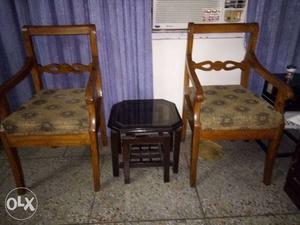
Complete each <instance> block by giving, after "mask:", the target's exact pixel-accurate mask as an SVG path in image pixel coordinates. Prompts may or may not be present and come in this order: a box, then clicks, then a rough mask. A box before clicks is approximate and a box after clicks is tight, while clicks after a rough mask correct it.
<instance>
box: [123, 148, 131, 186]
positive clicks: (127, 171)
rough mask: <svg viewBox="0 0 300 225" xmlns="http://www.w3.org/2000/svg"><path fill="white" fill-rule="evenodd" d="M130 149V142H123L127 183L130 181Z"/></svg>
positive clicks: (125, 179)
mask: <svg viewBox="0 0 300 225" xmlns="http://www.w3.org/2000/svg"><path fill="white" fill-rule="evenodd" d="M129 156H130V149H129V144H128V143H126V142H125V143H123V163H124V168H123V170H124V181H125V184H129V183H130V168H129V160H130V157H129Z"/></svg>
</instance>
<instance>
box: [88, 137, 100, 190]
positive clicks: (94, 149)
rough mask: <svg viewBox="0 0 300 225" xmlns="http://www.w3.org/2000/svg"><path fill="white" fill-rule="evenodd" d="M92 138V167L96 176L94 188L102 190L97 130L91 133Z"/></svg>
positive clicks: (94, 176)
mask: <svg viewBox="0 0 300 225" xmlns="http://www.w3.org/2000/svg"><path fill="white" fill-rule="evenodd" d="M90 139H91V146H90V148H91V157H92V168H93V178H94V190H95V191H96V192H97V191H99V190H100V165H99V164H100V163H99V151H98V141H97V135H96V133H95V132H91V133H90Z"/></svg>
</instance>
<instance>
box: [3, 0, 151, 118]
mask: <svg viewBox="0 0 300 225" xmlns="http://www.w3.org/2000/svg"><path fill="white" fill-rule="evenodd" d="M0 8H1V11H2V12H1V14H0V25H1V28H2V30H1V33H0V59H1V70H0V71H1V80H0V81H1V82H4V80H7V79H8V78H9V77H10V76H11V75H12V74H13V73H15V72H16V71H17V70H18V69H20V67H21V65H22V63H23V62H24V57H25V56H24V49H23V44H22V37H21V28H22V26H23V25H25V24H29V25H57V24H59V25H64V24H85V23H92V24H95V25H96V28H97V38H98V49H99V60H100V67H101V72H102V80H103V95H104V102H105V114H106V119H108V116H109V112H110V108H111V106H112V105H113V104H114V103H116V102H118V101H121V100H124V99H146V98H152V97H153V84H152V56H151V55H152V46H151V45H152V44H151V0H141V1H135V0H87V1H85V0H76V1H71V0H54V1H50V0H27V1H18V0H14V1H10V0H4V1H1V2H0ZM3 12H4V13H3ZM34 44H35V49H36V51H37V52H38V59H39V62H40V63H41V64H48V63H50V62H52V63H53V62H60V63H77V62H79V63H87V62H89V61H90V60H91V59H90V58H91V57H90V52H89V51H87V47H86V46H88V45H87V44H88V39H87V38H86V37H83V36H76V37H49V38H46V37H37V38H35V40H34ZM43 81H44V82H45V86H46V87H47V88H65V87H69V86H75V87H78V86H84V84H85V82H86V76H76V75H66V76H65V75H63V76H61V77H59V76H55V75H54V76H50V75H47V74H46V75H45V76H43ZM32 90H33V88H32V83H31V81H26V82H25V84H23V86H21V85H20V87H18V88H17V89H16V91H14V92H12V95H13V96H12V97H10V100H11V101H10V102H12V107H13V108H16V107H17V106H18V105H20V103H22V102H24V101H25V100H26V99H27V98H28V97H29V96H31V95H32ZM24 93H25V95H24Z"/></svg>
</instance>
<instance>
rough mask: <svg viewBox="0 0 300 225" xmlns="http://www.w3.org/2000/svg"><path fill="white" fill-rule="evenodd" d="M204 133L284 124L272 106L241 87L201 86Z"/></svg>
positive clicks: (266, 127)
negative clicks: (202, 92) (206, 131)
mask: <svg viewBox="0 0 300 225" xmlns="http://www.w3.org/2000/svg"><path fill="white" fill-rule="evenodd" d="M203 91H204V101H203V102H202V104H201V111H200V122H201V127H202V129H203V130H239V129H269V128H275V127H278V126H279V125H280V124H281V123H283V116H282V114H280V113H279V112H277V111H275V109H274V108H273V106H271V105H270V104H268V103H267V102H265V101H263V100H262V99H260V98H258V97H256V96H255V95H254V94H253V93H251V92H250V91H248V90H247V89H245V88H244V87H242V86H241V85H224V86H223V85H216V86H203Z"/></svg>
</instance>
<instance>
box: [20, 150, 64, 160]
mask: <svg viewBox="0 0 300 225" xmlns="http://www.w3.org/2000/svg"><path fill="white" fill-rule="evenodd" d="M65 150H66V149H65V148H64V147H55V148H45V147H42V148H18V153H19V156H20V159H21V160H22V159H37V158H62V157H63V155H64V152H65Z"/></svg>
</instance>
